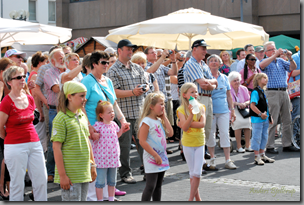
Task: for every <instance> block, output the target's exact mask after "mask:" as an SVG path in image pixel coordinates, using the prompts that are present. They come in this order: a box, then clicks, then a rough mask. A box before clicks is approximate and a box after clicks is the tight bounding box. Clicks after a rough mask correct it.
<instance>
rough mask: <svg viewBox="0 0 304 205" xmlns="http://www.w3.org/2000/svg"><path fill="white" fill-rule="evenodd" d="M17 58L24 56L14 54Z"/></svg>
mask: <svg viewBox="0 0 304 205" xmlns="http://www.w3.org/2000/svg"><path fill="white" fill-rule="evenodd" d="M14 56H15V57H16V58H22V56H19V55H14Z"/></svg>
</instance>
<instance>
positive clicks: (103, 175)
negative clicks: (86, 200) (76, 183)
mask: <svg viewBox="0 0 304 205" xmlns="http://www.w3.org/2000/svg"><path fill="white" fill-rule="evenodd" d="M96 171H97V178H96V184H95V187H96V188H101V189H102V188H104V187H105V185H106V182H107V185H108V186H116V178H117V168H97V169H96ZM106 179H107V181H106Z"/></svg>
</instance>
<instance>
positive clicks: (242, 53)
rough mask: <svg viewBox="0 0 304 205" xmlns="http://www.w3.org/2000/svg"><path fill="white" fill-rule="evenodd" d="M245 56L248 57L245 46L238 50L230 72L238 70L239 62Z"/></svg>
mask: <svg viewBox="0 0 304 205" xmlns="http://www.w3.org/2000/svg"><path fill="white" fill-rule="evenodd" d="M244 58H246V53H245V50H244V49H243V48H241V49H239V50H237V52H236V60H235V61H234V62H233V63H232V64H231V66H230V72H232V71H237V64H238V63H239V62H240V60H243V59H244Z"/></svg>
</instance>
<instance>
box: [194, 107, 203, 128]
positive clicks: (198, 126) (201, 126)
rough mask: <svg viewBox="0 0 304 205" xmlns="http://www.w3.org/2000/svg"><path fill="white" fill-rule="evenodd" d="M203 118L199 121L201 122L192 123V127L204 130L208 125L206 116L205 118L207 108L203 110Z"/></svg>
mask: <svg viewBox="0 0 304 205" xmlns="http://www.w3.org/2000/svg"><path fill="white" fill-rule="evenodd" d="M201 113H202V115H201V118H200V119H199V122H191V124H190V127H192V128H204V127H205V124H206V116H205V108H203V109H202V110H201Z"/></svg>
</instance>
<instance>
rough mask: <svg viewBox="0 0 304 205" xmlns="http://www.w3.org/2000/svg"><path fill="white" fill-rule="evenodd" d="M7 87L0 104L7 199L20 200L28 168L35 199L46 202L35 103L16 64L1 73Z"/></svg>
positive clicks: (44, 177)
mask: <svg viewBox="0 0 304 205" xmlns="http://www.w3.org/2000/svg"><path fill="white" fill-rule="evenodd" d="M3 80H4V83H5V84H6V86H7V87H8V88H9V89H10V90H11V91H10V93H9V94H8V95H7V96H5V97H4V98H3V100H2V102H1V104H0V137H1V138H4V160H5V163H6V165H7V169H8V171H9V173H10V177H11V183H10V201H23V200H24V196H23V193H24V176H25V172H26V169H28V173H29V176H30V178H31V180H32V186H33V192H34V195H35V200H36V201H47V174H46V167H45V163H44V155H43V149H42V146H41V143H40V141H39V137H38V134H37V133H36V130H35V127H34V125H33V120H34V110H35V103H34V99H33V97H32V96H31V95H29V94H27V93H26V92H25V91H24V89H23V88H24V86H25V84H26V83H25V74H24V70H23V68H21V67H18V66H11V67H10V68H8V69H7V70H6V71H4V73H3Z"/></svg>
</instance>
